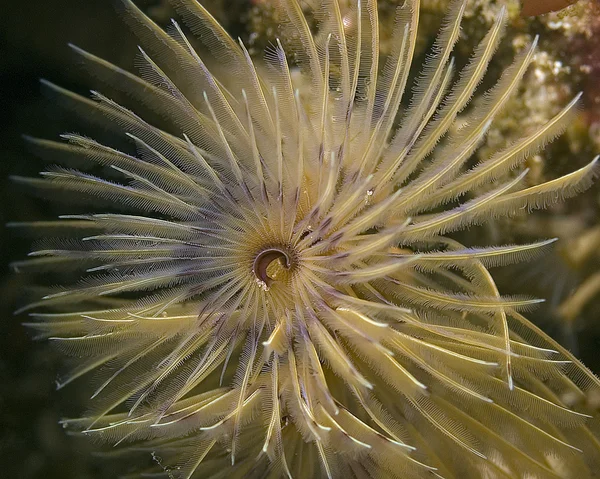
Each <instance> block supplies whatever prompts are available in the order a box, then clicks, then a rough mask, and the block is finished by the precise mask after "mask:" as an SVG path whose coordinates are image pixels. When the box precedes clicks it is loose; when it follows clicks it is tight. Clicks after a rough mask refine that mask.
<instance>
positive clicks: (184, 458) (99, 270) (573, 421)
mask: <svg viewBox="0 0 600 479" xmlns="http://www.w3.org/2000/svg"><path fill="white" fill-rule="evenodd" d="M121 4H122V8H123V11H124V14H125V17H126V18H127V19H128V21H129V23H130V25H131V27H132V28H133V30H134V31H135V33H136V34H137V35H138V36H139V38H140V41H141V43H142V45H143V49H141V55H142V58H143V67H142V75H141V77H138V76H136V75H134V74H131V73H129V72H126V71H123V70H121V69H119V68H118V67H116V66H114V65H112V64H111V63H108V62H107V61H105V60H102V59H100V58H98V57H96V56H94V55H92V54H91V53H88V52H85V51H83V50H80V49H78V48H76V47H74V49H75V51H76V52H77V53H78V54H79V55H80V57H81V59H82V60H83V62H84V63H85V64H86V65H87V66H88V67H89V69H90V70H91V71H92V72H93V74H94V75H96V76H97V77H99V78H102V79H106V80H107V81H108V82H109V83H112V84H113V85H114V86H116V87H118V88H123V89H124V90H125V91H127V92H128V93H129V94H130V95H131V97H132V98H133V99H134V101H137V102H139V103H140V104H143V105H145V106H149V107H151V108H152V109H154V110H155V111H156V112H157V113H158V114H159V115H160V116H161V117H162V119H163V122H166V123H167V124H168V125H170V128H171V130H169V131H167V129H163V128H162V127H161V128H158V127H156V126H154V125H153V124H151V123H149V122H147V121H145V120H144V119H143V118H141V117H140V116H138V115H136V113H135V112H134V111H130V110H129V109H126V108H124V107H123V106H120V105H119V104H117V103H116V102H114V101H112V100H111V99H110V98H108V97H106V96H104V95H102V94H101V93H97V92H93V94H92V96H93V98H92V99H87V98H85V97H81V96H79V95H76V94H74V93H71V92H69V91H67V90H64V89H62V88H60V87H58V86H56V85H53V84H50V83H48V82H46V86H47V87H48V88H49V89H50V90H51V91H52V92H54V93H56V95H57V96H59V97H60V98H62V100H63V101H64V102H66V103H67V104H68V105H69V106H70V107H72V108H74V109H76V110H78V111H81V112H82V113H83V114H84V115H86V116H87V117H90V118H95V119H99V118H105V119H107V120H108V122H109V123H110V124H111V125H112V127H113V129H116V130H118V131H121V133H122V136H125V137H126V138H127V139H128V140H129V141H130V142H131V143H132V144H133V145H135V147H136V148H137V152H138V153H137V155H134V154H129V153H126V152H124V151H120V150H119V149H117V148H116V147H114V146H110V145H108V144H102V143H99V142H97V141H94V140H93V139H90V138H88V137H84V136H80V135H76V134H68V135H64V136H63V140H66V141H59V142H55V141H49V140H43V139H30V142H31V144H32V147H33V148H34V149H35V150H36V151H37V152H38V153H39V154H40V155H42V156H46V157H49V158H51V159H52V160H57V161H64V162H67V163H68V164H71V165H72V164H73V162H76V164H78V165H80V167H79V168H78V169H71V168H66V167H61V166H56V167H53V168H51V169H49V170H48V171H45V172H43V173H42V177H43V178H41V179H30V178H20V179H18V180H19V181H22V182H24V183H27V184H30V185H33V186H34V187H35V188H41V189H45V190H48V191H56V190H61V191H66V192H69V194H72V195H73V197H77V198H81V197H82V198H86V199H87V200H89V202H90V204H91V205H92V206H95V207H96V208H97V205H98V203H101V204H106V203H108V204H109V205H110V206H111V207H112V208H113V209H114V210H116V211H115V212H110V213H106V212H104V213H94V214H87V215H81V214H77V215H65V216H62V217H61V218H59V219H58V220H57V221H55V222H51V223H49V222H43V223H39V224H34V225H33V226H34V227H36V225H37V227H39V228H43V227H47V226H49V225H50V226H52V227H55V228H64V229H65V231H67V232H70V233H71V235H72V236H73V235H75V236H76V237H77V239H75V240H71V241H70V242H69V243H68V244H65V245H64V246H63V247H57V246H56V245H54V246H52V247H49V248H43V249H39V250H37V251H34V252H32V253H31V255H30V256H31V258H30V259H29V260H27V261H24V262H22V263H20V264H19V267H21V268H23V267H32V268H42V267H51V268H52V269H58V268H67V267H68V268H72V269H76V270H80V271H81V275H82V279H81V280H80V282H78V283H76V284H73V285H71V286H65V287H63V288H62V289H60V290H58V291H57V290H55V291H52V292H49V293H48V294H46V295H45V296H43V297H42V298H41V299H39V300H38V301H36V302H33V303H31V304H29V305H28V306H26V307H25V308H23V309H24V310H26V311H29V314H30V315H31V317H32V318H33V319H32V322H31V323H30V326H31V327H33V328H35V329H36V330H38V331H39V332H40V336H43V337H48V338H49V339H50V341H52V342H53V343H55V344H57V345H58V346H59V347H60V348H61V349H62V350H64V351H65V353H67V354H68V355H70V356H71V357H72V359H73V363H74V366H73V368H72V369H71V370H70V372H69V373H68V374H66V375H65V376H64V377H63V378H62V379H61V381H60V384H59V386H60V387H62V386H64V385H66V384H68V383H70V382H71V381H73V380H75V379H78V378H80V377H81V376H84V375H90V373H92V372H93V374H94V376H95V382H94V391H93V393H92V395H91V399H90V405H91V409H90V411H89V413H88V414H86V415H85V416H84V417H81V418H79V419H69V420H66V421H65V426H67V427H68V428H69V429H72V430H75V431H81V433H83V434H85V435H87V436H92V437H96V438H99V439H102V440H104V441H106V442H108V443H109V444H112V445H120V446H122V447H124V448H125V450H130V451H131V450H134V451H145V452H147V453H148V455H150V454H152V456H153V457H155V458H156V462H157V463H158V464H157V465H156V467H157V468H158V473H159V474H158V475H160V473H162V474H164V476H165V477H167V476H170V477H182V478H189V477H228V478H234V477H239V478H242V477H243V478H246V477H272V478H275V477H282V476H283V477H294V478H307V477H329V478H334V477H335V478H339V477H356V478H366V477H373V478H384V477H393V478H421V477H444V478H465V477H487V478H492V477H494V478H495V477H498V478H509V477H530V478H534V477H535V478H542V477H543V478H546V477H548V478H551V477H576V478H582V477H588V476H591V474H592V471H594V470H599V468H600V447H599V446H600V442H599V441H600V431H599V423H598V416H597V415H596V406H597V403H598V398H599V397H600V382H599V381H598V379H597V378H596V377H595V376H594V375H593V374H592V373H591V372H590V371H589V370H588V369H586V368H585V367H584V366H583V365H582V364H581V363H580V362H579V361H578V360H577V359H576V358H574V357H573V356H572V355H571V354H570V353H569V352H568V351H566V350H565V349H564V348H562V347H561V346H560V345H558V344H557V343H556V342H554V341H553V340H551V339H550V338H549V337H548V336H547V335H545V334H544V333H543V332H542V331H540V330H539V329H538V328H536V327H535V326H534V325H533V324H531V323H530V322H529V321H527V319H525V317H524V316H523V315H522V313H521V312H522V311H524V310H527V309H528V308H531V307H533V306H534V305H535V304H536V303H537V302H538V300H536V299H531V298H527V297H505V296H501V295H500V293H499V291H498V289H497V287H496V285H495V283H494V280H493V279H492V276H491V275H490V273H489V271H488V268H489V267H492V266H497V265H502V264H506V263H509V262H513V261H519V260H522V259H527V258H529V257H531V256H532V255H535V254H537V253H538V252H540V250H542V249H543V248H544V247H545V246H546V245H548V244H549V243H551V242H552V240H550V241H544V242H540V243H535V244H527V245H505V246H497V247H469V246H465V245H463V244H460V243H459V242H457V241H456V240H454V239H451V238H450V237H448V236H447V234H448V233H452V232H454V231H457V230H460V229H464V228H466V227H469V226H471V225H476V224H480V223H482V222H484V221H486V219H488V218H491V217H497V216H504V215H512V214H515V213H517V212H519V211H521V210H523V209H529V210H531V209H535V208H543V207H545V206H548V205H550V204H552V203H555V202H557V201H559V200H562V199H564V198H568V197H570V196H572V195H574V194H576V193H578V192H580V191H582V190H584V189H585V188H587V187H588V186H589V185H590V184H591V182H592V176H593V174H594V168H595V166H594V165H595V161H594V162H592V163H590V164H589V165H588V166H586V167H584V168H582V169H580V170H578V171H575V172H573V173H571V174H569V175H567V176H564V177H562V178H558V179H556V180H553V181H549V182H547V183H543V184H540V185H537V186H530V187H526V186H525V185H524V181H523V180H524V177H525V176H526V174H527V171H524V172H522V173H521V174H515V173H513V172H514V171H516V170H518V167H519V166H520V165H521V164H522V163H523V162H524V160H525V159H526V158H527V157H528V156H529V155H531V154H532V153H534V152H536V151H538V150H539V149H540V148H542V147H543V145H544V144H545V143H546V142H547V141H549V140H551V139H552V138H553V137H554V136H556V135H557V134H559V133H560V132H561V131H562V130H563V129H564V127H565V125H566V124H567V122H569V119H570V118H571V115H572V111H573V107H574V105H575V103H576V101H577V99H574V100H573V101H572V102H571V103H569V104H568V105H566V106H565V108H564V109H563V110H562V111H561V112H560V113H559V114H558V115H557V116H556V117H555V118H553V119H552V120H550V121H549V122H548V123H547V124H546V125H544V127H543V128H541V129H540V130H539V131H536V132H534V133H532V134H531V135H529V136H525V137H523V138H522V139H521V140H520V141H517V142H515V143H514V144H512V145H510V146H509V147H507V148H506V149H504V150H501V151H497V152H496V154H494V155H493V156H492V157H490V158H489V159H488V160H485V161H482V162H480V163H478V164H474V165H473V164H472V163H470V162H469V160H470V159H471V157H472V155H473V152H474V151H476V150H477V148H478V146H479V145H480V144H481V142H482V140H483V139H484V137H485V135H486V132H487V130H488V127H489V125H490V123H491V122H492V121H493V120H494V117H495V116H496V114H497V113H498V112H499V111H500V110H501V109H502V108H503V106H504V105H505V103H506V101H507V99H508V98H509V97H510V96H511V95H512V94H513V93H514V92H515V90H516V89H517V88H518V85H519V82H520V80H521V78H522V76H523V74H524V73H525V71H526V70H527V68H528V65H529V64H530V63H531V61H532V57H533V55H534V51H535V46H536V45H535V44H536V41H533V43H532V44H531V45H530V46H529V47H528V48H526V49H525V50H524V51H523V52H522V53H521V54H520V55H518V57H517V58H516V59H515V60H514V63H513V64H512V66H510V67H509V68H508V69H507V70H506V71H505V72H504V74H503V75H502V76H501V77H500V78H499V80H498V82H497V83H496V85H495V86H493V87H492V88H491V89H490V90H489V91H487V92H486V93H485V95H484V97H483V100H482V101H481V102H480V103H479V104H478V105H477V106H476V108H472V109H470V110H466V108H467V105H468V104H469V102H470V100H471V98H472V97H473V95H474V94H475V91H476V89H477V87H478V85H479V84H480V82H481V80H482V78H483V77H484V75H485V73H486V69H487V67H488V65H489V63H490V61H491V60H492V58H493V55H494V52H495V50H496V47H497V45H498V43H499V42H500V40H501V37H502V34H503V29H504V24H505V16H506V15H505V11H504V10H503V11H501V12H500V14H499V16H498V18H497V20H496V22H495V23H494V25H493V26H492V28H491V29H490V31H489V32H488V33H487V34H486V35H485V37H484V38H483V39H482V40H481V42H480V43H479V45H478V46H477V47H476V49H475V51H474V53H473V55H472V57H471V59H470V61H468V63H467V64H466V65H465V66H464V67H463V68H462V69H461V70H460V72H458V73H456V72H455V70H456V65H455V63H454V60H453V57H452V51H453V48H454V46H455V44H456V42H457V40H458V38H459V35H460V25H461V18H462V15H463V12H464V10H465V4H466V2H465V1H462V0H456V1H453V2H452V4H451V6H450V8H449V13H448V15H447V18H446V19H445V21H444V23H443V26H442V29H441V31H440V33H439V35H438V37H437V40H436V41H435V45H434V47H433V53H432V54H431V55H430V56H429V57H428V58H427V60H426V64H425V66H424V67H423V68H422V70H421V73H420V75H419V76H418V78H417V80H416V84H415V86H414V88H413V90H412V96H410V95H409V94H408V92H407V90H409V88H408V87H407V85H409V84H410V83H411V82H410V81H409V69H410V67H411V64H412V62H413V57H414V51H415V41H416V32H417V25H418V21H419V1H418V0H407V1H406V2H405V4H404V5H403V6H402V7H400V8H399V9H398V11H397V19H396V30H395V42H394V48H393V49H392V51H391V53H390V54H389V56H388V57H387V58H385V59H380V55H379V50H378V48H379V37H378V35H379V29H378V14H377V4H376V0H356V1H353V2H351V7H350V9H349V10H348V12H344V13H343V14H342V12H341V10H340V5H339V4H338V1H337V0H323V1H322V2H321V5H320V8H318V9H316V10H315V11H314V12H313V14H314V18H316V19H317V20H318V28H317V29H316V30H315V31H316V33H315V31H313V30H311V28H310V26H309V22H308V21H307V17H306V16H305V14H306V12H305V11H303V10H302V8H301V7H300V4H299V2H298V1H297V0H281V1H279V2H277V8H278V10H279V12H280V14H281V17H282V18H284V19H285V20H284V21H283V28H284V29H286V30H287V33H286V35H285V38H288V39H289V42H288V43H287V44H286V45H285V47H284V44H282V42H280V41H277V42H276V43H275V44H274V46H273V47H272V48H271V49H270V50H269V51H268V52H267V54H266V64H267V68H266V69H265V70H264V71H263V70H261V69H260V68H259V67H258V66H257V65H255V63H254V62H253V60H252V59H251V58H250V56H249V54H248V51H247V49H246V48H245V46H244V44H243V43H242V42H241V41H235V40H234V39H232V38H231V37H230V36H229V35H228V34H227V32H226V31H225V30H224V29H223V28H222V27H221V26H220V25H219V24H218V23H217V22H216V21H215V19H214V18H213V17H212V16H211V15H210V14H209V13H208V11H207V10H206V9H205V8H204V7H203V6H202V5H201V4H200V3H197V2H196V1H195V0H174V4H175V6H176V7H177V9H178V11H179V13H180V15H181V16H182V17H183V20H184V21H185V23H186V24H187V25H188V26H189V28H190V29H191V31H192V32H193V33H194V34H196V35H197V36H198V38H199V39H200V40H201V41H202V42H204V43H205V45H206V46H207V47H208V49H207V50H208V52H209V53H210V54H211V55H212V57H214V59H216V60H217V61H219V62H220V64H221V68H222V71H224V72H226V75H221V76H217V75H216V74H215V73H214V72H215V71H216V70H214V69H212V68H211V69H209V68H208V67H207V63H208V60H207V58H203V57H201V56H200V54H199V53H198V51H196V50H195V49H194V48H193V47H192V44H191V43H190V40H189V39H188V37H187V36H186V34H185V33H184V31H183V30H182V28H181V27H180V25H179V24H178V23H176V22H175V21H174V22H173V24H172V27H171V28H170V29H169V33H166V32H165V31H163V30H162V29H161V28H159V27H158V26H157V25H156V24H155V23H153V21H152V20H150V19H149V18H147V17H146V16H145V15H144V14H143V13H142V11H141V10H139V9H138V8H137V7H136V6H135V5H134V4H133V3H132V2H131V1H129V0H123V1H122V2H121ZM348 18H349V19H351V20H352V21H351V22H350V23H351V24H352V25H353V27H352V28H351V29H350V28H347V27H346V24H347V23H348V22H345V19H348ZM289 55H292V56H293V58H295V60H296V61H297V68H298V69H299V77H300V79H301V83H302V85H304V86H306V85H308V86H309V87H310V88H309V93H307V94H304V93H301V90H300V89H299V84H298V81H297V79H296V77H297V76H296V75H294V74H293V72H292V68H293V67H292V66H291V65H290V64H289V63H288V57H289ZM409 96H410V101H408V100H409ZM459 114H461V118H460V122H461V126H460V127H458V125H457V124H458V120H457V118H458V116H459ZM103 168H104V170H103ZM98 169H100V170H101V171H109V172H112V173H111V177H112V178H114V177H115V175H116V179H110V180H109V179H106V176H107V175H108V173H107V174H106V175H100V176H96V175H95V174H94V171H97V170H98ZM29 226H31V224H29ZM159 466H160V467H159ZM161 468H162V469H161ZM139 472H140V473H145V472H147V473H149V474H150V473H152V471H145V470H142V471H139ZM154 472H157V471H154ZM153 477H154V476H153ZM161 477H162V476H161Z"/></svg>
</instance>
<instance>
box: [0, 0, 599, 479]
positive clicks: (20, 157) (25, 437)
mask: <svg viewBox="0 0 600 479" xmlns="http://www.w3.org/2000/svg"><path fill="white" fill-rule="evenodd" d="M214 1H216V0H214ZM249 1H250V0H247V1H246V2H244V0H239V3H241V4H243V5H244V6H242V7H240V8H241V9H242V10H243V9H244V8H246V7H247V6H248V5H249ZM111 3H112V2H111V0H29V1H15V0H0V112H1V114H0V151H1V153H0V158H1V160H0V181H1V186H0V225H3V224H5V223H7V222H10V221H16V220H20V221H23V220H27V221H32V220H37V219H48V218H49V217H53V216H56V215H57V214H59V213H60V208H58V207H56V206H53V205H50V204H49V203H48V202H46V201H43V200H42V201H40V200H39V199H36V198H35V197H33V196H32V195H29V194H28V193H27V191H26V190H24V188H23V187H21V186H19V185H16V184H13V183H12V182H10V181H9V180H8V178H7V177H8V175H9V174H10V175H24V176H35V175H36V174H37V172H38V171H40V169H42V168H43V163H42V161H41V160H37V159H36V158H35V157H34V156H33V155H31V154H29V153H28V152H27V150H26V147H25V143H24V142H23V140H22V139H21V135H22V134H24V133H26V134H30V135H34V136H39V137H43V138H56V136H57V135H58V134H59V133H61V132H63V131H65V130H67V131H68V130H69V129H73V128H75V129H76V124H74V123H72V119H71V118H70V117H69V115H68V114H65V113H64V112H62V111H61V110H60V109H57V108H56V107H55V106H54V105H53V104H52V102H51V101H49V100H48V99H46V98H44V95H43V94H42V91H41V88H40V83H39V79H40V78H46V79H48V80H50V81H52V82H56V83H58V84H59V85H61V86H64V87H67V88H69V89H72V90H74V91H78V92H80V93H85V92H86V90H87V88H88V87H89V86H90V85H89V79H88V78H87V75H86V73H85V72H84V71H82V70H81V69H80V68H79V67H78V65H77V63H76V61H75V55H74V54H73V53H72V52H71V51H70V49H69V48H68V46H67V43H69V42H72V43H75V44H77V45H79V46H81V47H83V48H85V49H87V50H89V51H91V52H93V53H94V54H96V55H98V56H100V57H103V58H108V59H110V60H111V61H113V62H115V63H117V64H119V65H121V66H124V67H129V68H131V67H132V60H133V58H134V57H135V53H136V49H135V46H136V42H135V39H133V38H132V36H131V35H130V34H129V33H128V31H127V28H126V27H125V26H124V25H123V23H122V22H121V21H120V20H119V19H118V17H117V15H116V14H115V11H114V9H113V8H112V5H111ZM137 3H138V4H139V5H141V6H143V7H145V8H149V9H152V8H155V9H156V10H155V12H156V13H157V14H160V13H161V11H160V10H159V9H160V8H161V7H160V5H159V4H160V3H161V2H160V0H146V1H138V2H137ZM204 3H205V4H207V5H208V6H209V8H210V2H206V1H205V2H204ZM163 13H164V12H163ZM30 243H31V240H30V239H29V238H28V237H27V236H23V235H21V234H19V233H18V232H17V231H15V230H14V229H8V228H4V227H2V226H0V245H1V251H2V256H3V260H4V261H3V262H2V267H3V269H2V271H1V273H0V478H4V477H6V478H15V479H17V478H18V479H31V478H38V477H44V478H47V479H52V478H61V479H75V478H77V479H85V478H113V477H116V476H117V471H116V470H113V469H112V466H111V465H110V463H107V461H102V460H100V459H98V458H94V457H93V456H92V454H91V451H92V450H93V446H92V445H91V444H89V443H87V442H86V441H84V440H82V439H81V438H74V437H69V436H67V435H66V434H65V433H64V431H63V430H62V428H61V426H60V425H59V424H58V420H59V418H61V417H64V416H68V415H69V412H70V411H73V414H75V412H76V411H79V410H80V404H81V403H82V398H81V397H80V395H79V394H78V388H77V384H76V383H75V384H74V385H72V386H70V387H68V388H66V390H65V391H60V392H56V390H55V378H56V375H57V372H58V371H59V370H60V358H59V356H58V355H57V354H56V353H55V352H54V351H52V350H51V349H50V348H48V347H47V345H46V344H45V343H40V342H37V343H36V342H33V341H32V340H31V334H30V333H29V331H27V330H26V329H25V328H24V327H23V326H22V325H21V323H22V322H23V321H24V320H26V317H25V316H23V315H21V316H14V315H13V311H14V310H15V309H16V308H17V307H18V305H19V304H20V302H22V294H21V293H22V292H23V290H24V289H25V286H26V281H27V278H26V277H25V276H23V275H16V274H13V273H12V272H11V271H10V269H9V267H8V264H9V263H10V262H11V261H14V260H16V259H20V258H23V257H24V256H25V255H26V254H27V252H28V251H29V249H30ZM542 274H543V271H542ZM538 316H539V317H543V316H544V315H543V314H538ZM544 326H545V327H547V328H548V329H549V330H550V332H551V333H553V334H555V335H556V336H557V337H559V338H561V330H560V328H557V327H556V325H555V324H553V323H551V322H548V321H546V322H545V323H544ZM598 329H600V328H592V329H590V331H589V332H588V331H586V330H580V331H578V335H577V337H578V338H579V339H577V340H575V343H574V345H575V346H577V347H578V348H579V354H580V355H581V356H583V357H584V358H586V361H587V362H588V364H590V365H591V366H592V367H593V368H594V369H595V370H596V371H598V370H600V368H599V364H600V360H599V359H598V357H597V356H598V355H597V354H595V351H597V350H598V344H599V342H598ZM562 339H564V338H562ZM571 339H572V338H571Z"/></svg>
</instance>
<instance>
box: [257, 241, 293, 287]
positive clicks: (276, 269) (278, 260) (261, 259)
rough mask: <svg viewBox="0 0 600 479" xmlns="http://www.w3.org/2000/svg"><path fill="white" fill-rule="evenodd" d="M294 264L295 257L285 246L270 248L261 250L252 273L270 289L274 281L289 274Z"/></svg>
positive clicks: (259, 282)
mask: <svg viewBox="0 0 600 479" xmlns="http://www.w3.org/2000/svg"><path fill="white" fill-rule="evenodd" d="M292 265H293V258H292V255H291V254H290V252H289V251H287V250H286V249H284V248H277V247H273V248H268V249H266V250H264V251H261V252H260V253H259V254H258V255H257V256H256V258H255V259H254V263H253V265H252V273H254V276H255V277H256V281H257V282H258V284H259V285H260V286H261V287H262V288H263V289H264V290H265V291H268V290H269V288H271V285H272V284H273V282H274V281H277V280H279V279H281V278H282V277H284V276H287V274H288V273H289V271H290V269H291V268H292Z"/></svg>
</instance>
